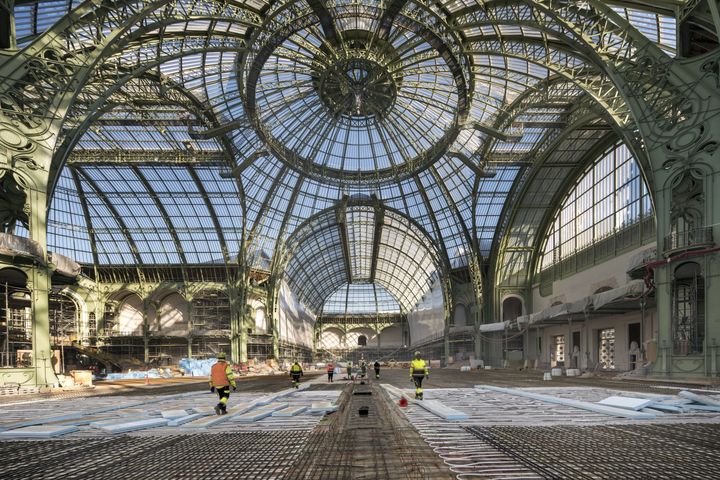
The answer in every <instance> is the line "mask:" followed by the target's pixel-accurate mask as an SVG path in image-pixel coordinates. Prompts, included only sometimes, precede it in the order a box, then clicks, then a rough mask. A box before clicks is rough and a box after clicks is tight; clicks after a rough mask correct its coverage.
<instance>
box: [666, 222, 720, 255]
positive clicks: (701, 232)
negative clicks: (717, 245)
mask: <svg viewBox="0 0 720 480" xmlns="http://www.w3.org/2000/svg"><path fill="white" fill-rule="evenodd" d="M713 245H714V242H713V233H712V227H698V228H692V229H690V230H685V231H682V232H674V233H671V234H670V235H668V236H666V237H665V245H664V247H665V248H664V252H665V254H668V253H671V252H676V251H681V250H691V249H696V248H704V247H711V246H713Z"/></svg>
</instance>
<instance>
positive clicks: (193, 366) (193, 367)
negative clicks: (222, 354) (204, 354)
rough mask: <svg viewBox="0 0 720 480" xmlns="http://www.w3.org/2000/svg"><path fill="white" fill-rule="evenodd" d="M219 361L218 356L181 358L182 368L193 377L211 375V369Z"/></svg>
mask: <svg viewBox="0 0 720 480" xmlns="http://www.w3.org/2000/svg"><path fill="white" fill-rule="evenodd" d="M216 363H217V358H206V359H202V360H201V359H196V358H181V359H180V369H181V370H182V371H183V372H185V375H189V376H191V377H209V376H210V369H211V368H212V366H213V365H215V364H216Z"/></svg>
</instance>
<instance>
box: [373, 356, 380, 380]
mask: <svg viewBox="0 0 720 480" xmlns="http://www.w3.org/2000/svg"><path fill="white" fill-rule="evenodd" d="M373 368H374V369H375V380H380V362H378V361H377V360H375V363H373Z"/></svg>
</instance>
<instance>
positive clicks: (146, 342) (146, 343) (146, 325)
mask: <svg viewBox="0 0 720 480" xmlns="http://www.w3.org/2000/svg"><path fill="white" fill-rule="evenodd" d="M149 306H150V301H149V300H147V299H145V300H143V311H142V315H143V317H142V318H143V328H142V332H143V362H145V363H146V364H147V363H150V322H149V321H148V308H149Z"/></svg>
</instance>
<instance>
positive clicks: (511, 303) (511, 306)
mask: <svg viewBox="0 0 720 480" xmlns="http://www.w3.org/2000/svg"><path fill="white" fill-rule="evenodd" d="M520 315H522V301H521V300H520V299H519V298H517V297H508V298H506V299H505V300H503V306H502V318H503V321H505V320H514V319H516V318H517V317H519V316H520Z"/></svg>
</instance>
